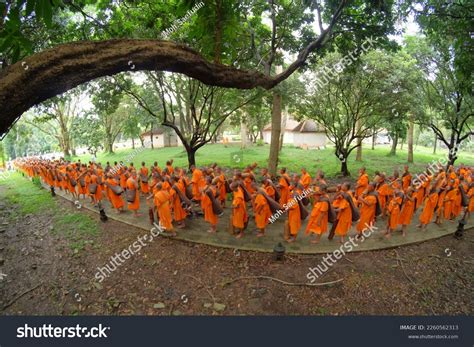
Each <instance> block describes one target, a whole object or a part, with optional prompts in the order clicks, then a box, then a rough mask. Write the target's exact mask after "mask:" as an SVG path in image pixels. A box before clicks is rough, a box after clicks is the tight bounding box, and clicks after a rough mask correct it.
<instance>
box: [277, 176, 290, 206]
mask: <svg viewBox="0 0 474 347" xmlns="http://www.w3.org/2000/svg"><path fill="white" fill-rule="evenodd" d="M280 175H281V177H280V180H279V182H278V185H279V187H280V205H282V206H283V205H285V204H286V203H287V202H288V198H289V195H290V177H289V176H288V175H287V174H286V168H282V169H281V170H280Z"/></svg>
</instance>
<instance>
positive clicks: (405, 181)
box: [402, 173, 411, 192]
mask: <svg viewBox="0 0 474 347" xmlns="http://www.w3.org/2000/svg"><path fill="white" fill-rule="evenodd" d="M410 184H411V174H409V173H408V174H406V175H405V176H403V177H402V187H403V190H404V191H405V192H406V191H407V190H408V188H409V187H410Z"/></svg>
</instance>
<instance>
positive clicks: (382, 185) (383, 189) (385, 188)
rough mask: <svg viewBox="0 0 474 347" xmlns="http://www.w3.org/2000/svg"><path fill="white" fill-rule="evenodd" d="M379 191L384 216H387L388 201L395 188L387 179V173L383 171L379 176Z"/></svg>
mask: <svg viewBox="0 0 474 347" xmlns="http://www.w3.org/2000/svg"><path fill="white" fill-rule="evenodd" d="M378 180H379V182H378V187H377V192H378V193H379V203H380V208H381V209H382V218H384V217H385V215H386V211H387V201H388V200H389V197H390V196H391V195H393V189H392V188H391V187H390V186H389V185H388V184H387V182H386V181H385V174H383V173H381V174H380V175H379V178H378Z"/></svg>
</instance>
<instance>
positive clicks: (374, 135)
mask: <svg viewBox="0 0 474 347" xmlns="http://www.w3.org/2000/svg"><path fill="white" fill-rule="evenodd" d="M375 141H377V133H376V132H375V130H374V132H373V133H372V150H374V149H375Z"/></svg>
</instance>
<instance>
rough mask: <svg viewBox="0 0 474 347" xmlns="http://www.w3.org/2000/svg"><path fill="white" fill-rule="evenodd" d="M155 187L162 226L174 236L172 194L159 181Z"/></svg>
mask: <svg viewBox="0 0 474 347" xmlns="http://www.w3.org/2000/svg"><path fill="white" fill-rule="evenodd" d="M155 188H156V194H155V196H154V198H153V201H154V204H155V208H156V210H157V212H158V218H159V220H160V226H161V227H162V228H163V229H164V230H165V231H166V232H168V233H170V234H171V235H172V236H176V233H175V232H174V228H173V222H172V217H171V206H170V194H169V193H168V192H167V191H166V190H163V189H162V188H163V187H162V184H161V183H157V185H156V187H155Z"/></svg>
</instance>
